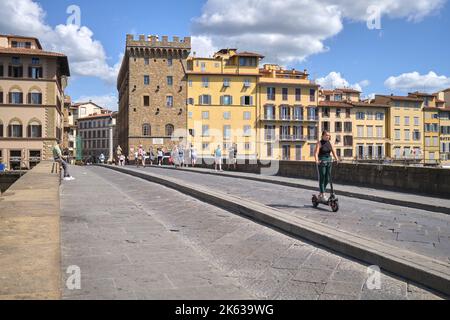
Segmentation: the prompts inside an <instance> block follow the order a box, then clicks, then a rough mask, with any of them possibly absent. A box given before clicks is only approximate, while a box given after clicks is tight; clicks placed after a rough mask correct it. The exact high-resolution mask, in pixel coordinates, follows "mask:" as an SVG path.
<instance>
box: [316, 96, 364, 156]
mask: <svg viewBox="0 0 450 320" xmlns="http://www.w3.org/2000/svg"><path fill="white" fill-rule="evenodd" d="M356 102H360V92H359V91H356V90H353V89H346V88H344V89H334V90H321V91H320V96H319V118H320V127H319V129H320V132H323V131H324V130H327V131H329V132H330V134H331V139H332V142H333V144H334V146H335V148H336V153H337V155H338V156H339V157H340V158H341V159H343V160H352V159H353V158H354V156H355V152H354V132H355V130H354V126H353V124H354V121H355V112H354V107H353V104H352V103H356Z"/></svg>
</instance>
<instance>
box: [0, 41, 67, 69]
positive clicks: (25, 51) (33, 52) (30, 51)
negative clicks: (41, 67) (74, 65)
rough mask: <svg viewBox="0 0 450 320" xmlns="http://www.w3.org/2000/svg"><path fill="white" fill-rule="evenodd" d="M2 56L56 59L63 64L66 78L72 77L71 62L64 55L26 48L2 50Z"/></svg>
mask: <svg viewBox="0 0 450 320" xmlns="http://www.w3.org/2000/svg"><path fill="white" fill-rule="evenodd" d="M0 54H17V55H29V56H42V57H56V58H58V61H59V62H60V63H61V69H62V73H63V74H64V75H66V76H70V69H69V61H68V59H67V56H66V55H65V54H62V53H57V52H50V51H43V50H38V49H25V48H0Z"/></svg>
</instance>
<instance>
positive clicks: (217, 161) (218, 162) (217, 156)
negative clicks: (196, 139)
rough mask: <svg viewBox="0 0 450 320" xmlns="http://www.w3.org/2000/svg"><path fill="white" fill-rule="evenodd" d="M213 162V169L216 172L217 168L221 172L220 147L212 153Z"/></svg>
mask: <svg viewBox="0 0 450 320" xmlns="http://www.w3.org/2000/svg"><path fill="white" fill-rule="evenodd" d="M214 160H215V166H214V169H215V170H216V171H217V167H219V170H220V171H223V170H222V148H221V147H220V145H218V146H217V148H216V150H215V151H214Z"/></svg>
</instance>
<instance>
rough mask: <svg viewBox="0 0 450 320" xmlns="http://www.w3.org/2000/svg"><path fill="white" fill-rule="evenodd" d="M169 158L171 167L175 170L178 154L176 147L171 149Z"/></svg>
mask: <svg viewBox="0 0 450 320" xmlns="http://www.w3.org/2000/svg"><path fill="white" fill-rule="evenodd" d="M170 157H171V158H172V162H173V166H174V167H175V168H176V167H177V166H178V164H179V162H180V161H179V154H178V147H177V146H175V147H174V148H173V149H172V152H171V153H170Z"/></svg>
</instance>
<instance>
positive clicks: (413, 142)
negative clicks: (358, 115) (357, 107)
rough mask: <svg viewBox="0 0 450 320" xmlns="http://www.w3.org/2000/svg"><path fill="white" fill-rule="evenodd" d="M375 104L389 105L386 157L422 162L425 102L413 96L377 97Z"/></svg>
mask: <svg viewBox="0 0 450 320" xmlns="http://www.w3.org/2000/svg"><path fill="white" fill-rule="evenodd" d="M374 102H375V103H377V104H383V105H388V106H389V108H388V116H387V122H386V126H387V128H386V132H387V139H388V142H387V145H386V156H387V157H389V158H391V159H394V160H396V159H397V160H400V159H415V160H417V161H420V160H422V159H423V157H424V153H423V151H424V150H423V141H424V140H423V137H424V134H423V129H424V125H423V124H424V121H423V120H424V119H423V100H422V99H420V98H417V97H412V96H406V97H405V96H394V95H391V96H384V95H377V96H375V101H374Z"/></svg>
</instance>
